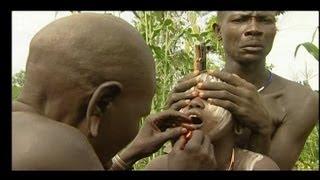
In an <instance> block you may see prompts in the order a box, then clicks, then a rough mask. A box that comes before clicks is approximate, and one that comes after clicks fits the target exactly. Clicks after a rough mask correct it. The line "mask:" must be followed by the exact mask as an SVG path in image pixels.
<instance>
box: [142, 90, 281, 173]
mask: <svg viewBox="0 0 320 180" xmlns="http://www.w3.org/2000/svg"><path fill="white" fill-rule="evenodd" d="M177 110H179V111H180V112H183V113H185V114H186V115H188V116H190V115H196V116H197V117H198V118H199V119H201V121H202V124H201V127H200V129H199V130H195V131H193V132H192V136H196V135H198V134H201V133H203V134H206V135H207V136H208V137H209V143H211V144H212V145H213V152H212V156H213V157H212V158H213V159H214V160H215V163H214V164H212V167H211V168H208V169H203V170H226V169H227V170H228V169H229V167H230V160H231V156H232V149H233V147H234V143H235V134H234V132H233V125H234V121H232V120H231V114H230V113H229V112H226V111H225V110H222V109H221V108H220V109H219V110H218V109H217V106H216V105H213V104H210V103H209V102H208V101H206V100H204V99H202V98H200V97H199V96H197V97H195V98H193V99H191V101H190V102H189V103H188V105H187V106H184V107H183V108H181V109H177ZM180 139H185V138H180ZM190 141H194V142H192V143H201V142H203V141H205V140H202V139H192V140H190ZM177 143H180V142H179V141H178V142H176V143H175V144H174V147H173V148H172V151H171V152H170V153H169V154H167V155H163V156H161V157H158V158H157V159H155V160H153V161H151V162H150V164H149V165H148V166H147V169H150V170H154V169H158V168H163V170H176V169H174V168H171V167H170V163H169V162H168V160H169V159H171V158H172V157H171V156H172V155H174V154H176V153H179V149H176V148H175V146H176V144H177ZM185 148H188V151H192V150H193V149H194V147H193V146H192V145H190V144H187V145H186V146H185ZM242 156H243V154H238V153H236V154H235V159H236V160H237V161H240V159H242V158H245V157H242ZM188 160H189V159H188V155H186V157H185V160H184V161H185V162H186V161H188ZM202 161H203V162H204V163H205V162H206V160H205V159H202ZM249 162H250V161H249ZM251 162H252V161H251ZM166 164H167V166H166ZM231 169H232V170H247V169H245V168H244V167H241V166H239V165H235V166H233V167H232V168H231ZM278 169H279V168H278V166H277V165H276V164H275V163H274V162H273V161H272V160H271V159H270V158H268V157H267V156H263V158H262V159H261V160H260V161H258V162H257V163H255V164H254V165H253V167H252V170H278ZM190 170H192V168H190Z"/></svg>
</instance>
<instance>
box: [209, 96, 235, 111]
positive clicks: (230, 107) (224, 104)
mask: <svg viewBox="0 0 320 180" xmlns="http://www.w3.org/2000/svg"><path fill="white" fill-rule="evenodd" d="M211 101H212V103H213V104H214V105H216V106H220V107H223V108H225V109H227V110H229V111H230V112H231V113H236V112H238V109H239V106H238V105H236V104H235V103H233V102H231V101H228V100H221V99H212V100H211Z"/></svg>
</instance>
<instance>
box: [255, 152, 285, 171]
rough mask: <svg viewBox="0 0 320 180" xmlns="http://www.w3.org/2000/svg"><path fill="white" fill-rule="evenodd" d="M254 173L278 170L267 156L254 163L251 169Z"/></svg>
mask: <svg viewBox="0 0 320 180" xmlns="http://www.w3.org/2000/svg"><path fill="white" fill-rule="evenodd" d="M253 170H254V171H262V170H274V171H275V170H280V168H279V167H278V165H277V164H276V163H275V162H274V161H273V160H272V159H271V158H269V157H268V156H263V157H262V159H261V160H260V161H258V162H257V163H255V165H254V167H253Z"/></svg>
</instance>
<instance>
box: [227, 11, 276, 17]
mask: <svg viewBox="0 0 320 180" xmlns="http://www.w3.org/2000/svg"><path fill="white" fill-rule="evenodd" d="M276 14H277V11H226V12H225V15H227V16H234V15H246V16H247V15H248V16H275V15H276Z"/></svg>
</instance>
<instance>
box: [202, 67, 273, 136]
mask: <svg viewBox="0 0 320 180" xmlns="http://www.w3.org/2000/svg"><path fill="white" fill-rule="evenodd" d="M209 74H210V75H213V76H215V77H217V78H219V79H220V80H222V81H223V82H200V83H198V85H197V88H198V89H199V97H201V98H204V99H208V101H209V102H210V103H212V104H215V105H217V106H220V107H223V108H225V109H227V110H229V111H230V112H231V113H232V115H233V118H235V119H236V120H238V121H239V122H240V123H242V124H244V125H245V126H247V127H249V128H250V129H251V130H252V131H253V132H254V133H261V134H270V133H271V129H272V120H271V117H270V114H269V112H268V110H267V108H266V106H265V104H264V101H263V99H262V97H261V95H260V94H259V93H258V90H257V88H256V87H255V86H254V85H253V84H251V83H249V82H247V81H246V80H244V79H242V78H240V77H239V76H237V75H235V74H230V73H227V72H220V71H213V72H210V73H209Z"/></svg>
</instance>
